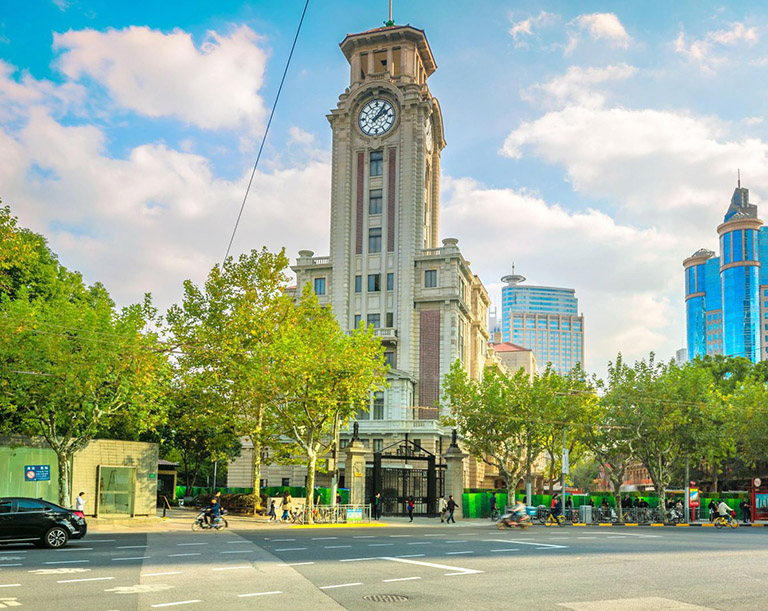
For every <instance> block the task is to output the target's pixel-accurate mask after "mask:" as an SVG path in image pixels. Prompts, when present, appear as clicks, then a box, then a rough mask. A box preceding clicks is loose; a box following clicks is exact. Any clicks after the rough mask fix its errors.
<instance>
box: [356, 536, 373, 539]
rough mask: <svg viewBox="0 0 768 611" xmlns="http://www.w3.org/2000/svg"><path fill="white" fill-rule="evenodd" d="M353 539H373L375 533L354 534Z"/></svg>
mask: <svg viewBox="0 0 768 611" xmlns="http://www.w3.org/2000/svg"><path fill="white" fill-rule="evenodd" d="M352 538H353V539H375V538H376V535H355V536H354V537H352Z"/></svg>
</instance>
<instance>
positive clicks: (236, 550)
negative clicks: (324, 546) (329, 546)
mask: <svg viewBox="0 0 768 611" xmlns="http://www.w3.org/2000/svg"><path fill="white" fill-rule="evenodd" d="M301 549H307V548H306V547H303V548H301ZM255 551H256V550H255V549H235V550H230V551H226V552H219V553H220V554H252V553H253V552H255ZM275 551H276V552H279V551H280V550H279V549H276V550H275Z"/></svg>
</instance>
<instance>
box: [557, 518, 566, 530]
mask: <svg viewBox="0 0 768 611" xmlns="http://www.w3.org/2000/svg"><path fill="white" fill-rule="evenodd" d="M555 521H556V522H557V525H558V526H559V527H560V528H562V527H563V526H565V518H563V516H562V515H559V516H557V517H556V518H555Z"/></svg>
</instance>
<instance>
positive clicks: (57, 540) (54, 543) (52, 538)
mask: <svg viewBox="0 0 768 611" xmlns="http://www.w3.org/2000/svg"><path fill="white" fill-rule="evenodd" d="M67 541H69V534H68V533H67V531H66V530H65V529H64V528H61V527H60V526H54V527H53V528H51V529H50V530H49V531H48V532H47V533H45V537H43V545H45V547H49V548H53V549H56V548H59V547H64V546H65V545H66V544H67Z"/></svg>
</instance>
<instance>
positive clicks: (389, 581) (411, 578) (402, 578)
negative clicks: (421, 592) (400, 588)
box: [382, 577, 421, 583]
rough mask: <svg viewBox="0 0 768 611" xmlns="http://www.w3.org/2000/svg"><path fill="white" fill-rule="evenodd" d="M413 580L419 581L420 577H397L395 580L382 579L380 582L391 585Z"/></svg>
mask: <svg viewBox="0 0 768 611" xmlns="http://www.w3.org/2000/svg"><path fill="white" fill-rule="evenodd" d="M414 579H421V577H398V578H397V579H382V581H383V582H384V583H392V582H393V581H413V580H414Z"/></svg>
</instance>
